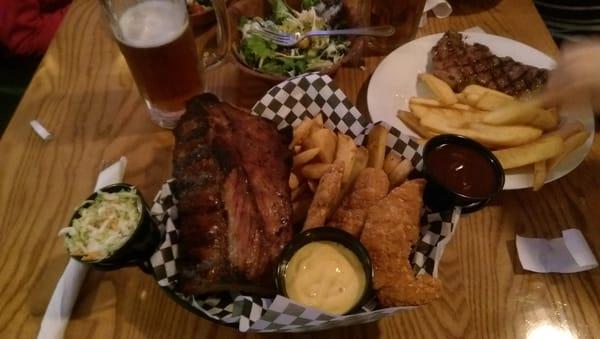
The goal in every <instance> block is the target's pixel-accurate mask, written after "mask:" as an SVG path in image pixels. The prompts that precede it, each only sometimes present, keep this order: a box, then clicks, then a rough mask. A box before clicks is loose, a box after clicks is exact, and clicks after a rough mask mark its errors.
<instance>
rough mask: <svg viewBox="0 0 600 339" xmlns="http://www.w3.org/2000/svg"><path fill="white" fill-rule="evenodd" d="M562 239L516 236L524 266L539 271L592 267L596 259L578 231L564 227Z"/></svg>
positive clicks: (595, 263)
mask: <svg viewBox="0 0 600 339" xmlns="http://www.w3.org/2000/svg"><path fill="white" fill-rule="evenodd" d="M562 234H563V237H562V238H555V239H543V238H524V237H521V236H518V235H517V239H516V242H517V253H518V254H519V260H520V261H521V265H522V266H523V268H524V269H526V270H528V271H533V272H538V273H550V272H556V273H575V272H582V271H587V270H591V269H593V268H595V267H597V266H598V261H596V257H595V256H594V253H593V252H592V250H591V249H590V246H589V245H588V243H587V242H586V241H585V238H584V237H583V234H582V233H581V231H579V230H578V229H575V228H571V229H568V230H564V231H563V232H562Z"/></svg>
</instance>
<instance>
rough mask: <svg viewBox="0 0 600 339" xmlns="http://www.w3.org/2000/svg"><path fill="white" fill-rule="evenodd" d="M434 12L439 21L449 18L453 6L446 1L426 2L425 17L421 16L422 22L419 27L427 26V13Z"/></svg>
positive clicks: (428, 0) (429, 0)
mask: <svg viewBox="0 0 600 339" xmlns="http://www.w3.org/2000/svg"><path fill="white" fill-rule="evenodd" d="M429 11H432V12H433V15H435V16H436V17H437V18H439V19H443V18H447V17H449V16H450V14H452V6H451V5H450V4H449V3H448V1H445V0H427V2H425V8H424V9H423V16H421V22H420V23H419V27H421V26H423V25H425V23H426V22H427V12H429Z"/></svg>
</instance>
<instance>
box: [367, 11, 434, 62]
mask: <svg viewBox="0 0 600 339" xmlns="http://www.w3.org/2000/svg"><path fill="white" fill-rule="evenodd" d="M371 1H372V2H371V26H379V25H392V26H394V27H395V28H396V33H394V35H392V36H390V37H386V38H375V37H371V38H369V40H368V41H369V43H368V45H369V48H370V49H371V50H372V51H374V52H375V53H376V54H380V55H385V54H388V53H390V52H391V51H393V50H394V49H396V48H398V47H400V46H401V45H403V44H405V43H407V42H409V41H411V40H412V39H414V38H415V36H416V34H417V30H418V29H419V22H420V21H421V16H422V15H423V9H424V8H425V2H426V0H371Z"/></svg>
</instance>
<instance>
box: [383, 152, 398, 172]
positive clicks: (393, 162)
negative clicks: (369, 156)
mask: <svg viewBox="0 0 600 339" xmlns="http://www.w3.org/2000/svg"><path fill="white" fill-rule="evenodd" d="M401 161H402V158H401V157H400V156H398V155H396V153H395V152H389V153H388V155H386V156H385V160H384V161H383V171H384V172H385V173H386V174H390V173H392V171H393V170H394V168H396V166H398V164H399V163H400V162H401Z"/></svg>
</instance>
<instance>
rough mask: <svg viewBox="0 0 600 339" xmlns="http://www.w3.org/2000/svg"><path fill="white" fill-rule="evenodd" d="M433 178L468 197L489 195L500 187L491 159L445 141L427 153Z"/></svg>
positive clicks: (428, 165) (475, 151) (465, 147)
mask: <svg viewBox="0 0 600 339" xmlns="http://www.w3.org/2000/svg"><path fill="white" fill-rule="evenodd" d="M425 162H426V163H427V167H428V168H429V172H430V173H431V175H432V176H433V178H434V179H435V180H436V181H437V182H438V183H439V184H440V185H442V186H444V187H445V188H446V189H449V190H451V191H453V192H456V193H459V194H462V195H464V196H467V197H473V198H475V197H477V198H479V197H488V196H489V195H491V194H493V193H494V192H495V191H496V190H497V189H498V184H499V183H498V178H497V175H496V172H495V170H494V167H493V165H492V163H491V162H490V160H489V159H488V158H487V157H486V156H485V155H483V154H481V153H480V152H478V151H477V150H475V149H473V148H470V147H468V146H464V145H460V144H442V145H439V146H438V147H436V148H435V149H433V150H431V152H429V153H428V154H427V155H426V159H425Z"/></svg>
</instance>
